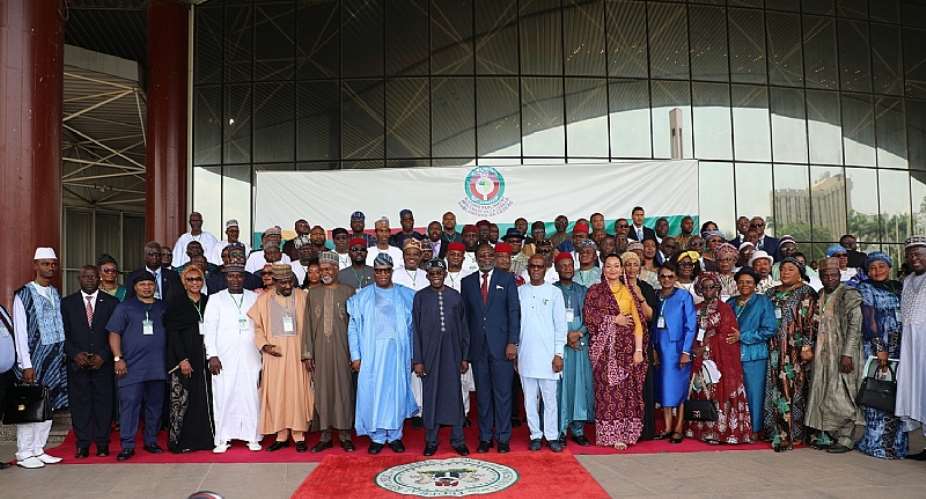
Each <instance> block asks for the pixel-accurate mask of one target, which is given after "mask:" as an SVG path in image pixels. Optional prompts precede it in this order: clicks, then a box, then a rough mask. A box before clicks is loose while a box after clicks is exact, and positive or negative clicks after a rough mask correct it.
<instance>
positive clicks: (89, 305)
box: [87, 296, 93, 327]
mask: <svg viewBox="0 0 926 499" xmlns="http://www.w3.org/2000/svg"><path fill="white" fill-rule="evenodd" d="M92 301H93V297H92V296H88V297H87V326H89V327H93V305H92V303H91V302H92Z"/></svg>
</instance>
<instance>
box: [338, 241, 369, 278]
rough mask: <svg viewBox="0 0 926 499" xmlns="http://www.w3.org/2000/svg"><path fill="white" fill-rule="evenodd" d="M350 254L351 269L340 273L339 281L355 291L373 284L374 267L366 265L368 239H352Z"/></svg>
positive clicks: (349, 248) (349, 246)
mask: <svg viewBox="0 0 926 499" xmlns="http://www.w3.org/2000/svg"><path fill="white" fill-rule="evenodd" d="M348 252H349V254H350V261H351V264H350V267H347V268H346V269H342V270H341V271H340V272H338V281H339V282H341V283H343V284H346V285H348V286H350V287H352V288H354V289H355V290H358V289H360V288H362V287H365V286H369V285H370V284H373V267H371V266H369V265H367V264H366V262H367V241H366V239H363V238H360V237H355V238H353V239H351V240H350V243H349V244H348Z"/></svg>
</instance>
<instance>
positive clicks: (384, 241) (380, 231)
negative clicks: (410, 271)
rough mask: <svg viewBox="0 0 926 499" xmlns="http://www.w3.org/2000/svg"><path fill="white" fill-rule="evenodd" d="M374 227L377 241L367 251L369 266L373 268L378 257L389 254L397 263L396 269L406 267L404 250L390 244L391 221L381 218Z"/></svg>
mask: <svg viewBox="0 0 926 499" xmlns="http://www.w3.org/2000/svg"><path fill="white" fill-rule="evenodd" d="M373 227H374V229H375V231H376V240H375V242H374V244H373V246H370V248H369V249H368V250H367V265H370V266H372V265H373V261H374V260H376V257H377V256H379V255H380V254H383V253H385V254H387V255H389V257H390V258H392V261H393V262H395V265H396V267H399V268H401V267H404V266H405V260H404V258H402V250H400V249H399V248H396V247H395V246H391V245H390V244H389V234H391V233H392V231H391V230H390V229H389V219H388V218H386V217H380V218H379V220H377V221H376V223H374V224H373Z"/></svg>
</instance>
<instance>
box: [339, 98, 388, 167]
mask: <svg viewBox="0 0 926 499" xmlns="http://www.w3.org/2000/svg"><path fill="white" fill-rule="evenodd" d="M383 98H384V97H383V81H382V80H358V81H345V82H344V86H343V87H342V88H341V157H342V158H343V159H370V158H379V159H382V158H383V139H384V137H383V134H384V128H383V111H384V109H383Z"/></svg>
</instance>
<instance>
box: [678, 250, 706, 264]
mask: <svg viewBox="0 0 926 499" xmlns="http://www.w3.org/2000/svg"><path fill="white" fill-rule="evenodd" d="M686 256H687V257H688V258H690V259H691V261H692V263H697V262H698V261H699V260H701V254H700V253H698V252H697V251H694V250H687V251H682V252H681V253H679V254H678V256H676V257H675V263H678V262H681V261H682V258H685V257H686Z"/></svg>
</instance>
